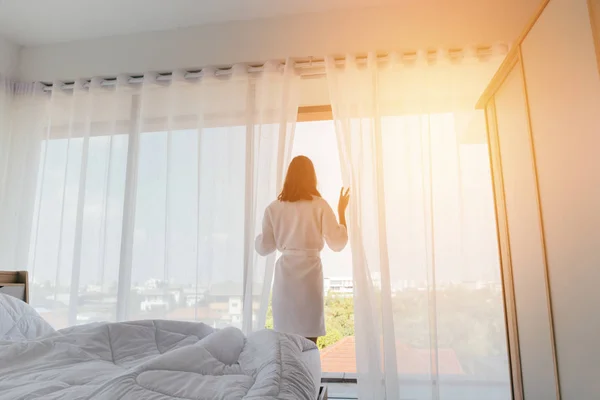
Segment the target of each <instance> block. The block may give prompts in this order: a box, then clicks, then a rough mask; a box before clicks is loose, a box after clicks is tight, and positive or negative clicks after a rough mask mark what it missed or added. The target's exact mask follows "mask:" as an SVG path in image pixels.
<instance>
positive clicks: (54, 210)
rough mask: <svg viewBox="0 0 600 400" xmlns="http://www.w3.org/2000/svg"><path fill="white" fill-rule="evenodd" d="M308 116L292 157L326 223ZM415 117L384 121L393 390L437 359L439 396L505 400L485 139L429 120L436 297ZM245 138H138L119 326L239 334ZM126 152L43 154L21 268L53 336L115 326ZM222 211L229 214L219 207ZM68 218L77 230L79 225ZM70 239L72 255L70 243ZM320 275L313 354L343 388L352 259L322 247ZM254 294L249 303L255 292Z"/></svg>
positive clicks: (332, 175) (321, 124) (322, 172)
mask: <svg viewBox="0 0 600 400" xmlns="http://www.w3.org/2000/svg"><path fill="white" fill-rule="evenodd" d="M309 114H310V113H301V114H300V115H299V122H298V124H297V127H296V131H295V139H294V145H293V155H294V156H295V155H300V154H303V155H306V156H308V157H310V158H311V159H312V160H313V162H314V164H315V168H316V171H317V176H318V178H319V190H320V191H321V193H322V195H323V197H324V198H325V199H326V200H327V201H328V202H329V203H330V204H331V206H332V207H333V208H334V209H335V208H336V205H337V201H338V196H339V191H340V188H341V186H342V173H341V168H340V159H339V153H338V144H337V139H336V134H335V127H334V123H333V121H331V115H330V113H328V112H326V111H323V110H320V111H317V112H315V113H314V114H313V115H318V118H311V116H310V115H309ZM423 118H424V117H423V116H401V117H387V118H384V120H383V123H382V129H383V145H384V146H383V148H384V152H383V153H384V154H383V156H384V160H383V161H384V169H385V171H386V174H385V177H384V181H385V187H386V207H387V208H388V210H389V211H388V213H387V221H386V227H387V232H388V245H389V258H390V265H391V268H390V269H391V282H390V285H391V291H392V308H393V314H394V320H393V321H392V322H393V324H394V328H395V333H396V338H395V339H396V348H397V358H398V360H397V366H398V371H399V373H400V375H401V379H402V380H403V382H404V383H403V385H406V387H407V388H417V389H414V390H418V388H419V381H420V379H421V380H423V377H425V376H428V374H430V370H431V363H432V359H435V360H436V362H437V363H438V365H437V367H438V368H439V374H440V387H442V388H443V389H442V390H450V391H451V390H459V392H457V393H461V394H462V393H467V394H466V395H464V396H463V397H461V398H465V399H466V398H472V397H469V396H471V395H472V394H473V393H480V391H478V390H481V389H480V388H481V387H482V386H483V387H485V390H486V393H488V394H489V398H498V399H506V398H507V393H508V394H509V393H510V385H509V376H508V371H509V368H508V361H507V349H506V337H505V335H506V332H505V322H504V313H503V299H502V286H501V281H500V268H499V261H498V251H497V241H496V227H495V218H494V210H493V195H492V186H491V178H490V170H489V163H488V153H487V151H488V150H487V145H486V142H485V139H484V134H485V127H484V125H483V124H481V129H480V131H478V130H476V131H477V132H476V134H475V136H473V137H461V138H459V139H460V140H459V141H458V142H456V141H454V139H452V140H450V139H449V138H450V136H449V135H447V133H448V132H449V129H454V127H455V126H457V124H461V123H462V122H461V121H460V115H453V114H439V115H433V116H431V117H428V118H429V119H428V121H429V122H428V123H430V124H431V126H430V132H431V135H432V136H431V137H432V138H433V139H432V141H431V152H432V155H433V156H432V157H431V167H430V168H431V171H429V172H430V173H431V180H432V187H433V191H434V192H435V200H434V203H433V205H432V213H433V215H434V219H435V221H436V222H435V223H436V229H435V243H436V244H435V245H436V247H435V261H436V262H435V264H436V265H435V285H434V286H433V287H434V290H430V289H431V287H432V286H431V276H428V275H427V273H426V271H425V268H424V267H423V260H422V255H423V250H422V249H421V248H420V247H419V246H421V245H422V243H421V242H420V241H418V240H416V239H415V238H419V237H421V236H422V235H423V229H424V228H423V226H422V220H423V218H422V216H421V215H420V214H419V213H420V212H421V211H419V210H421V209H422V207H420V206H419V204H422V201H423V199H422V197H421V195H420V194H419V190H417V189H418V188H419V186H418V185H421V183H419V182H420V177H421V176H422V175H423V174H424V171H423V170H422V169H421V168H422V160H421V159H420V157H421V156H422V155H421V154H420V152H418V151H417V150H416V149H418V148H419V143H420V141H421V137H420V133H419V130H418V128H417V126H418V125H419V124H422V123H423V120H422V119H423ZM245 133H246V128H245V127H242V126H237V127H235V126H234V127H227V128H207V129H204V130H203V132H202V134H201V135H199V134H198V131H197V130H185V129H182V130H178V131H173V132H172V133H171V134H170V135H167V134H166V132H164V131H156V132H143V133H142V134H141V135H140V136H139V154H137V173H136V174H135V175H133V177H132V179H135V182H136V185H135V187H136V189H137V190H136V191H135V193H134V196H133V200H132V201H134V202H135V207H134V208H135V210H136V212H135V215H133V216H130V217H131V218H135V224H134V226H135V231H134V232H133V238H132V243H131V250H132V269H131V279H130V287H129V302H128V306H129V310H128V318H129V319H142V318H167V319H177V320H188V321H202V322H205V323H207V324H209V325H211V326H214V327H217V328H221V327H225V326H228V325H233V326H237V327H241V323H242V322H241V321H242V311H243V310H242V309H243V298H242V295H243V285H242V282H243V278H244V277H243V267H242V266H243V264H244V215H245V202H244V196H245V179H246V175H245V172H246V171H245V155H246V142H245V138H246V136H245ZM477 135H480V136H479V137H478V136H477ZM315 144H318V145H315ZM457 144H458V145H457ZM448 148H452V149H455V151H454V150H453V151H448V150H447V149H448ZM129 152H130V148H129V141H128V136H127V135H113V136H93V137H90V138H89V151H88V152H87V153H86V152H84V139H83V138H72V139H70V140H67V139H64V138H52V139H50V140H47V141H45V142H43V143H42V147H41V154H42V160H43V161H42V163H41V165H40V173H39V177H40V179H39V184H38V188H37V198H36V205H37V206H36V214H35V215H34V229H33V231H32V242H31V243H32V246H31V249H32V250H31V255H30V256H31V260H32V267H31V268H32V270H33V271H34V274H33V276H34V281H33V287H32V290H31V303H32V305H33V306H34V307H36V308H37V309H38V310H39V311H40V312H41V313H42V315H43V316H44V318H46V319H47V320H49V322H50V323H51V324H53V325H54V326H55V327H57V328H62V327H65V326H68V325H71V324H73V323H87V322H93V321H107V320H109V321H110V320H115V319H116V318H117V304H116V303H117V292H118V281H119V279H120V276H119V274H120V265H119V263H120V259H121V250H122V249H121V242H122V239H123V233H122V227H123V223H122V221H123V218H124V217H126V216H125V215H124V204H125V202H126V200H127V193H126V179H127V177H128V174H127V160H128V157H129V155H130V153H129ZM84 159H85V160H86V162H83V160H84ZM457 163H458V168H456V167H455V166H456V165H457ZM449 165H452V166H453V167H452V168H449V167H448V166H449ZM82 166H83V167H84V168H85V169H82ZM411 184H414V185H417V186H415V190H406V189H405V188H407V187H410V186H409V185H411ZM80 188H82V189H80ZM402 188H404V189H402ZM197 199H198V201H197ZM225 203H226V204H228V205H229V206H228V207H223V206H222V205H223V204H225ZM78 213H81V215H82V216H83V218H82V219H81V221H82V223H81V225H80V226H78V225H77V224H76V221H77V220H78V218H77V216H78ZM419 221H421V222H419ZM457 227H460V229H458V228H457ZM369 229H370V228H369V227H365V232H364V234H365V235H367V236H368V235H373V234H375V233H374V232H370V231H369ZM78 230H80V231H81V233H82V234H81V240H80V241H77V240H75V237H77V234H76V233H77V231H78ZM78 252H80V254H81V257H79V258H77V257H76V255H77V254H78ZM76 259H80V262H79V263H80V265H79V266H78V268H77V269H76V268H75V267H74V265H75V263H76ZM322 261H323V269H324V279H325V281H324V288H325V292H326V293H325V295H326V299H325V315H326V325H327V331H328V334H327V336H325V337H323V338H321V339H320V342H319V344H320V346H321V347H322V348H323V349H324V351H323V352H322V366H323V371H324V372H325V373H326V374H327V373H330V374H334V375H337V376H339V375H340V374H342V376H344V374H346V375H345V376H346V377H352V376H353V374H354V373H356V360H355V359H354V350H355V342H354V335H355V326H354V310H353V306H354V304H353V301H354V282H353V278H352V274H353V271H352V256H351V249H350V246H347V247H346V249H345V250H344V251H342V252H341V253H334V252H332V251H330V250H329V249H325V250H324V252H323V253H322ZM255 280H256V277H255ZM71 282H76V283H77V284H76V285H75V286H73V285H70V283H71ZM374 284H375V285H380V284H381V281H380V280H379V282H377V279H375V280H374ZM428 288H429V289H428ZM253 293H255V294H256V296H260V293H261V291H260V288H258V287H257V288H255V289H254V290H253ZM70 299H75V300H74V303H75V304H73V303H72V302H71V301H70ZM258 300H259V297H257V298H256V299H255V301H254V302H253V309H254V310H255V311H258V307H259V301H258ZM431 315H434V316H435V318H434V320H435V321H434V320H432V319H431ZM270 323H272V321H269V319H268V320H267V326H269V325H270ZM431 348H437V351H432V350H431ZM426 379H429V378H426ZM477 385H479V386H477ZM457 388H458V389H457ZM473 388H476V389H473ZM477 388H479V389H477ZM411 390H412V389H411ZM460 390H462V392H461V391H460ZM406 393H409V392H406ZM453 393H454V392H453ZM494 396H495V397H494ZM415 397H418V394H415Z"/></svg>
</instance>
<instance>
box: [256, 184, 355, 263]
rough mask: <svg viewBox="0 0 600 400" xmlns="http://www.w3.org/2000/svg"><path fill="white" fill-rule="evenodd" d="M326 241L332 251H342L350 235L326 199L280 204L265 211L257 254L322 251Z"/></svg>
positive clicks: (276, 203)
mask: <svg viewBox="0 0 600 400" xmlns="http://www.w3.org/2000/svg"><path fill="white" fill-rule="evenodd" d="M325 241H326V242H327V244H328V246H329V247H330V248H331V249H332V250H334V251H341V250H343V248H344V247H345V246H346V243H347V242H348V234H347V232H346V228H345V227H344V226H343V225H339V224H338V222H337V219H336V217H335V214H334V213H333V210H332V209H331V207H330V206H329V204H328V203H327V202H326V201H325V200H324V199H322V198H320V197H316V196H315V197H314V198H313V200H312V201H308V200H302V201H295V202H289V201H280V200H276V201H274V202H273V203H271V205H269V207H267V209H266V211H265V217H264V220H263V234H262V235H260V236H259V237H258V238H257V241H256V250H257V251H258V252H259V253H260V254H263V255H266V254H269V253H271V252H273V251H275V250H276V249H277V250H279V251H283V250H286V249H287V250H318V251H321V250H322V249H323V247H324V242H325Z"/></svg>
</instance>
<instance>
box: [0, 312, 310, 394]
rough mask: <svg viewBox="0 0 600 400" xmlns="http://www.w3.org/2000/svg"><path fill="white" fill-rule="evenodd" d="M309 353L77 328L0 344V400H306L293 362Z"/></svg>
mask: <svg viewBox="0 0 600 400" xmlns="http://www.w3.org/2000/svg"><path fill="white" fill-rule="evenodd" d="M0 322H3V321H2V320H0ZM312 348H314V345H313V344H312V343H311V342H309V341H307V340H305V339H303V338H301V337H297V336H290V335H284V334H279V333H276V332H273V331H266V330H265V331H260V332H256V333H253V334H250V335H249V336H248V337H247V338H246V337H244V335H243V334H242V332H241V331H239V330H238V329H235V328H226V329H223V330H218V331H215V330H214V329H213V328H211V327H209V326H207V325H205V324H201V323H189V322H175V321H139V322H127V323H114V324H92V325H83V326H79V327H73V328H69V329H66V330H61V331H57V332H53V333H45V334H44V335H42V337H38V338H37V339H34V340H32V339H28V338H26V339H20V340H17V341H15V340H0V399H1V400H18V399H23V400H25V399H28V400H29V399H47V400H52V399H64V400H72V399H107V400H117V399H144V400H167V399H198V400H204V399H206V400H208V399H222V400H225V399H227V400H229V399H245V400H256V399H265V400H267V399H272V400H275V399H278V400H279V399H281V400H284V399H285V400H304V399H306V400H308V399H314V397H315V393H316V388H315V387H314V381H313V378H312V376H311V374H310V371H309V369H308V366H307V365H306V364H305V363H304V362H302V361H301V358H300V356H301V353H302V352H303V351H306V350H310V349H312Z"/></svg>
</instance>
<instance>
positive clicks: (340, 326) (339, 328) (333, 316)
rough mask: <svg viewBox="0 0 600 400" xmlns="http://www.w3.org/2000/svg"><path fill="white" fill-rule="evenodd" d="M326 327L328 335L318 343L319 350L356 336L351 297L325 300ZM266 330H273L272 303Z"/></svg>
mask: <svg viewBox="0 0 600 400" xmlns="http://www.w3.org/2000/svg"><path fill="white" fill-rule="evenodd" d="M325 327H326V330H327V334H326V335H325V336H322V337H320V338H319V340H318V341H317V346H318V347H319V349H324V348H326V347H328V346H331V345H332V344H334V343H337V342H338V341H340V340H341V339H343V338H344V337H346V336H354V303H353V301H352V298H351V297H335V296H327V297H326V298H325ZM265 328H267V329H273V310H272V308H271V303H270V302H269V308H268V310H267V320H266V323H265Z"/></svg>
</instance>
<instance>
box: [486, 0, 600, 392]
mask: <svg viewBox="0 0 600 400" xmlns="http://www.w3.org/2000/svg"><path fill="white" fill-rule="evenodd" d="M599 16H600V0H546V1H544V2H543V3H542V4H541V5H540V9H539V12H538V13H537V14H536V15H535V16H532V20H531V24H530V25H529V26H528V27H527V28H526V29H525V31H524V33H523V35H522V36H521V38H520V39H519V41H518V42H517V43H516V45H515V47H514V48H512V50H511V52H510V53H509V55H508V57H507V59H506V60H505V62H504V64H503V65H502V66H501V67H500V69H499V71H498V72H497V74H496V76H495V77H494V79H493V80H492V82H490V85H489V86H488V88H487V90H486V92H485V93H484V94H483V96H482V98H481V99H480V101H479V104H478V106H479V107H481V108H485V110H486V115H487V122H488V138H489V143H490V162H491V165H492V171H493V180H494V190H495V199H496V213H497V222H498V239H499V244H500V249H501V260H502V270H503V278H504V287H505V300H506V301H505V304H506V312H507V321H508V322H507V325H508V326H507V328H508V334H509V335H508V336H509V348H510V355H511V364H512V371H513V374H512V378H513V387H514V398H515V399H516V400H519V399H523V398H524V399H526V400H553V399H563V400H594V399H595V400H597V399H600V44H599V42H598V38H599V37H598V30H597V29H596V28H600V20H599Z"/></svg>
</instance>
